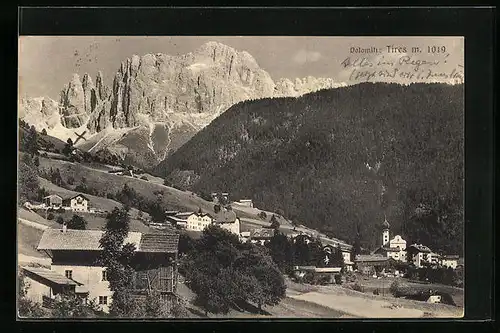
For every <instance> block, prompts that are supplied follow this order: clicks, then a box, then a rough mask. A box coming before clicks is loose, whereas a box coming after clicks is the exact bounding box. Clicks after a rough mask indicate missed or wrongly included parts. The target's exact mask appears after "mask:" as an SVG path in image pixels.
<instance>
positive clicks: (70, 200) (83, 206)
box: [25, 193, 95, 213]
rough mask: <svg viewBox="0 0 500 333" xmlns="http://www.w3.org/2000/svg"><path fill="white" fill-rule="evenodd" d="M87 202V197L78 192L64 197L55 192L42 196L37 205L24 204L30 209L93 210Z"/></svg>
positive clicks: (91, 211)
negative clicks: (40, 201)
mask: <svg viewBox="0 0 500 333" xmlns="http://www.w3.org/2000/svg"><path fill="white" fill-rule="evenodd" d="M89 203H90V200H89V198H87V197H86V196H84V195H83V194H80V193H79V194H76V195H72V196H69V197H66V198H63V197H61V196H60V195H57V194H51V195H48V196H46V197H44V198H43V200H42V203H41V204H39V205H33V204H30V203H29V202H27V203H25V206H26V207H27V208H30V209H54V210H59V209H64V210H69V211H73V212H88V213H93V212H95V210H94V209H92V208H90V205H89Z"/></svg>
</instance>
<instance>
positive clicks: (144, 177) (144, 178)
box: [140, 176, 149, 181]
mask: <svg viewBox="0 0 500 333" xmlns="http://www.w3.org/2000/svg"><path fill="white" fill-rule="evenodd" d="M140 179H142V180H146V181H148V180H149V179H148V177H146V176H142V177H141V178H140Z"/></svg>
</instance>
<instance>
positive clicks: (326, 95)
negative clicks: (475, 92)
mask: <svg viewBox="0 0 500 333" xmlns="http://www.w3.org/2000/svg"><path fill="white" fill-rule="evenodd" d="M463 94H464V92H463V85H454V86H451V85H445V84H412V85H409V86H402V85H398V84H385V83H364V84H359V85H355V86H349V87H343V88H338V89H329V90H322V91H319V92H315V93H311V94H307V95H304V96H302V97H299V98H270V99H262V100H255V101H245V102H241V103H239V104H236V105H234V106H233V107H231V108H230V109H229V110H228V111H226V112H225V113H223V114H222V115H221V116H220V117H219V118H217V119H216V120H214V121H213V122H212V123H211V124H210V125H209V126H207V127H206V128H204V129H203V130H202V131H200V132H199V133H197V134H196V135H195V136H194V137H193V138H192V139H191V140H190V141H189V142H187V143H186V144H185V145H184V146H182V147H181V148H180V149H179V150H178V151H176V152H175V153H174V154H173V155H172V156H170V157H169V158H168V159H167V160H165V161H164V162H162V163H160V165H158V166H157V167H156V170H155V173H157V174H158V175H161V176H162V177H164V178H165V179H166V182H167V183H170V184H171V185H175V186H177V187H181V188H185V189H191V190H193V191H194V192H197V193H200V194H206V193H210V192H213V191H227V192H230V193H231V197H232V198H233V199H239V198H252V199H253V200H254V203H255V205H256V206H257V207H259V208H262V209H265V210H271V211H277V210H279V211H282V212H283V213H284V216H285V217H287V218H289V219H291V220H293V221H297V222H299V223H301V224H304V225H307V226H310V227H313V228H316V229H318V230H321V231H323V232H326V233H327V234H331V235H334V236H335V237H338V238H341V239H345V240H347V241H350V242H351V243H353V242H354V241H355V240H356V238H359V239H360V240H361V245H362V246H363V247H367V248H373V247H374V246H376V245H379V242H380V240H379V238H380V236H379V232H380V231H379V229H378V228H379V225H380V224H381V222H382V221H383V220H384V215H386V216H387V219H388V221H389V222H390V224H391V231H392V232H393V233H401V234H402V235H403V237H405V238H406V239H407V241H408V242H411V243H414V242H417V243H423V244H426V245H428V246H429V247H431V249H433V250H434V251H439V252H443V253H455V254H461V253H462V246H463V242H462V238H463V194H464V193H463V190H464V165H463V159H464V152H463V146H464V135H463V133H464V132H463V128H464V97H463Z"/></svg>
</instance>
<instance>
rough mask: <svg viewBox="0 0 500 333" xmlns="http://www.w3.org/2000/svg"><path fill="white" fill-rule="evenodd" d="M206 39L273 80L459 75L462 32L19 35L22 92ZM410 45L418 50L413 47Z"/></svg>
mask: <svg viewBox="0 0 500 333" xmlns="http://www.w3.org/2000/svg"><path fill="white" fill-rule="evenodd" d="M208 41H216V42H220V43H223V44H226V45H228V46H231V47H233V48H235V49H236V50H238V51H247V52H248V53H250V54H251V55H252V56H253V57H254V58H255V60H256V61H257V63H258V64H259V65H260V67H261V68H263V69H264V70H266V71H267V72H268V73H269V74H270V75H271V77H272V78H273V80H275V81H276V80H278V79H279V78H284V77H286V78H290V79H295V78H303V77H307V76H315V77H328V78H332V79H334V80H335V81H337V82H342V83H346V84H352V83H357V82H361V81H391V82H399V83H409V81H422V80H423V81H430V80H434V81H436V80H437V81H442V80H445V81H446V80H449V79H450V78H454V79H460V78H463V67H460V66H463V65H464V52H463V49H464V39H463V38H462V37H432V38H431V37H352V36H350V37H327V36H322V37H315V36H305V37H295V36H270V37H267V36H230V37H223V36H213V37H210V36H202V37H197V36H161V37H158V36H22V37H19V94H20V96H28V97H41V96H44V97H45V96H46V97H50V98H52V99H55V100H56V101H57V100H58V97H59V93H60V91H61V89H63V87H64V85H65V84H67V83H68V82H69V81H70V79H71V77H72V75H73V74H74V73H77V74H79V75H80V77H82V76H83V74H85V73H88V74H90V75H91V76H92V78H93V80H94V81H95V76H96V74H97V72H98V71H102V73H103V74H104V80H105V83H106V84H108V85H111V83H112V80H113V77H114V74H115V73H116V71H117V70H118V68H119V66H120V63H121V62H122V61H124V60H126V59H127V58H130V57H131V56H132V55H133V54H137V55H144V54H147V53H153V54H154V53H165V54H170V55H180V54H184V53H188V52H191V51H194V50H195V49H197V48H198V47H199V46H201V45H202V44H203V43H206V42H208ZM388 46H393V48H388ZM398 47H399V48H398ZM413 47H419V48H420V52H416V50H415V52H412V48H413ZM404 48H406V49H404ZM375 49H376V52H375V53H374V50H375ZM361 51H371V52H368V53H367V52H361ZM370 65H371V66H370ZM460 71H462V72H460Z"/></svg>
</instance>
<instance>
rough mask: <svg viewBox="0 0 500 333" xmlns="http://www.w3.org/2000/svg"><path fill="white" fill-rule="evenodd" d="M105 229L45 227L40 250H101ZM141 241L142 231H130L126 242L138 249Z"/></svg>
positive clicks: (39, 244)
mask: <svg viewBox="0 0 500 333" xmlns="http://www.w3.org/2000/svg"><path fill="white" fill-rule="evenodd" d="M103 234H104V232H103V231H100V230H74V229H67V230H66V232H63V231H62V230H61V229H50V228H49V229H45V231H44V233H43V235H42V239H40V243H38V250H74V251H79V250H80V251H83V250H87V251H95V250H100V249H101V248H100V244H99V240H100V239H101V237H102V235H103ZM140 241H141V233H140V232H129V233H128V236H127V238H126V239H125V244H126V243H132V244H134V245H135V247H136V250H137V249H138V248H139V244H140Z"/></svg>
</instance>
